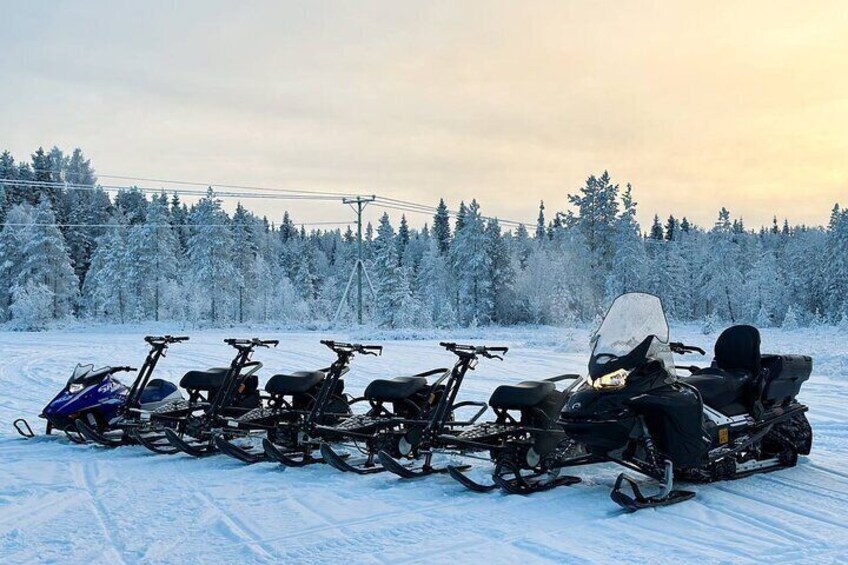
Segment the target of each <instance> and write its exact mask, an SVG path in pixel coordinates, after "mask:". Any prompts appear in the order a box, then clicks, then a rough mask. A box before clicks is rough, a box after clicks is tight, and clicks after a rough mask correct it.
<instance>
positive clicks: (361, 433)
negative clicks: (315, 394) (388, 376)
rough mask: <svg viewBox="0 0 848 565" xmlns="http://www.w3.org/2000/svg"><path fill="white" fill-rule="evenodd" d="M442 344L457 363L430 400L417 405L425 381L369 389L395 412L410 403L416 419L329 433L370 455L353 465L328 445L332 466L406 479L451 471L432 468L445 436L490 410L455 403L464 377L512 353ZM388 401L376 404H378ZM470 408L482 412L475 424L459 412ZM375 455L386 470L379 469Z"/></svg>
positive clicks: (479, 404)
mask: <svg viewBox="0 0 848 565" xmlns="http://www.w3.org/2000/svg"><path fill="white" fill-rule="evenodd" d="M439 345H441V346H442V347H444V348H445V349H447V350H448V351H450V352H451V353H453V354H455V355H456V356H457V357H458V359H457V361H456V363H455V364H454V366H453V369H451V370H450V371H449V372H446V373H445V374H444V375H443V377H442V378H440V379H438V380H437V381H436V382H435V383H434V384H433V385H431V386H429V390H428V394H427V398H426V399H424V398H418V399H415V400H413V398H414V394H415V392H417V391H415V390H413V389H415V387H418V389H419V390H424V387H425V386H428V385H427V384H426V380H424V379H419V380H418V381H417V382H416V381H412V382H409V381H407V382H403V381H401V382H393V381H383V382H379V381H378V382H377V385H376V386H374V387H373V388H372V387H369V388H372V393H371V396H372V397H374V398H378V397H382V398H384V399H386V398H388V400H389V401H391V402H392V403H393V404H394V406H393V412H395V413H397V412H398V405H399V404H401V403H403V404H407V401H409V404H407V405H408V406H409V414H408V415H407V416H414V417H391V416H389V417H385V418H380V417H378V418H369V419H363V420H362V423H363V424H364V425H363V426H361V427H357V426H355V425H353V426H350V427H348V426H346V424H347V422H343V424H342V425H341V426H338V427H336V428H335V429H334V430H326V431H325V433H326V434H327V437H328V438H331V439H332V438H339V437H341V438H344V439H346V440H347V441H348V442H352V443H353V445H354V447H356V448H357V449H359V450H360V451H361V452H362V453H363V454H364V455H365V458H364V460H363V461H361V462H358V463H348V462H347V461H345V457H346V456H347V454H344V455H340V454H338V453H336V452H335V451H334V450H333V449H332V448H331V447H330V446H329V445H328V444H326V443H325V444H324V445H322V446H321V452H322V454H323V456H324V458H325V459H326V460H327V462H328V463H330V464H331V465H332V466H333V467H335V468H337V469H339V470H341V471H349V472H354V473H359V474H364V473H373V472H378V471H380V470H387V471H390V472H392V473H394V474H396V475H398V476H400V477H402V478H416V477H423V476H426V475H430V474H433V473H444V472H447V468H446V467H436V466H434V465H433V455H434V454H435V453H436V452H437V451H438V450H440V449H441V448H442V447H444V446H445V442H444V441H443V436H445V435H446V434H448V433H450V432H454V431H455V430H458V429H462V428H467V427H470V426H473V425H474V424H475V423H476V422H477V420H478V419H479V418H480V416H482V415H483V413H484V412H485V411H486V409H487V406H486V403H485V402H476V401H463V402H457V401H456V397H457V394H458V393H459V389H460V387H461V386H462V382H463V380H464V379H465V375H466V373H467V372H468V371H469V370H473V369H474V368H475V367H476V366H477V362H478V358H479V357H485V358H487V359H502V357H501V356H500V355H499V354H505V353H506V352H507V350H508V348H506V347H486V346H477V345H459V344H456V343H440V344H439ZM386 401H387V400H375V404H379V403H381V402H386ZM419 407H420V408H419ZM468 407H476V408H477V410H476V411H475V413H474V414H473V415H472V416H471V418H470V419H468V420H459V419H458V416H457V413H456V412H457V410H459V409H461V408H468ZM416 413H417V415H416ZM375 454H376V458H377V459H378V460H379V463H380V464H381V465H382V467H378V466H377V465H376V462H375V461H374V458H375ZM422 457H423V463H422V464H421V465H420V466H417V465H414V464H411V462H412V461H415V460H420V459H421V458H422ZM401 458H402V459H405V460H407V461H409V462H410V463H406V462H404V463H402V462H400V461H399V460H398V459H401Z"/></svg>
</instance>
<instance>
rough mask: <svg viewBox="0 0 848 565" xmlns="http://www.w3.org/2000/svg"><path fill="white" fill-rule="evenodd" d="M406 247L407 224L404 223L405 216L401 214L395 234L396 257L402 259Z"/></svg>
mask: <svg viewBox="0 0 848 565" xmlns="http://www.w3.org/2000/svg"><path fill="white" fill-rule="evenodd" d="M407 245H409V224H408V223H407V221H406V214H401V217H400V225H399V226H398V234H397V247H398V257H403V254H404V253H406V246H407Z"/></svg>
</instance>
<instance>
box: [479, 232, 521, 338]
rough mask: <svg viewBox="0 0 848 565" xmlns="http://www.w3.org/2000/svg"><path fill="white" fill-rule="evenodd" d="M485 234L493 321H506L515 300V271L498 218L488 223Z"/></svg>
mask: <svg viewBox="0 0 848 565" xmlns="http://www.w3.org/2000/svg"><path fill="white" fill-rule="evenodd" d="M485 235H486V254H487V255H488V256H489V260H490V263H491V264H490V267H489V269H490V270H489V280H490V281H491V287H492V289H491V294H492V306H493V307H492V321H493V322H495V323H505V322H507V321H508V320H509V318H510V314H511V308H512V305H513V304H514V302H515V297H514V295H513V288H512V285H513V281H514V280H515V273H514V272H513V269H512V263H511V261H510V257H509V251H508V249H507V246H506V243H505V242H504V239H503V235H502V234H501V226H500V224H499V223H498V220H497V218H492V219H490V220H489V221H488V222H487V223H486V231H485Z"/></svg>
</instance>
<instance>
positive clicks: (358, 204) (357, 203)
mask: <svg viewBox="0 0 848 565" xmlns="http://www.w3.org/2000/svg"><path fill="white" fill-rule="evenodd" d="M376 198H377V197H376V196H373V195H372V196H357V197H356V198H343V199H342V202H343V203H345V204H348V205H349V206H350V207H351V208H353V211H354V212H356V270H355V271H354V272H353V273H351V274H350V275H351V276H350V279H349V280H348V281H347V286H346V287H345V290H344V294H342V300H341V303H340V304H339V308H338V310H336V315H335V316H334V317H333V321H335V320H336V319H337V318H338V317H339V314H340V313H341V311H342V307H343V306H344V303H345V300H346V299H347V293H348V290H350V284H351V283H352V282H353V275H356V320H357V322H358V323H359V325H360V326H361V325H362V277H363V275H364V276H365V278H366V280H368V286H370V287H371V294H372V295H373V294H374V287H373V286H372V285H371V280H370V279H369V278H368V273H366V272H365V263H363V261H362V210H364V209H365V207H366V206H367V205H368V204H369V203H370V202H374V200H376Z"/></svg>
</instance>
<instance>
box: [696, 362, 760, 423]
mask: <svg viewBox="0 0 848 565" xmlns="http://www.w3.org/2000/svg"><path fill="white" fill-rule="evenodd" d="M680 380H682V381H683V382H684V383H687V384H690V385H692V386H694V387H695V388H696V389H698V392H700V393H701V399H702V400H703V401H704V404H706V405H707V406H709V407H710V408H713V409H715V410H718V411H719V412H721V413H722V414H724V415H725V416H738V415H740V414H744V413H746V412H748V406H749V404H750V397H751V394H750V393H751V386H750V385H751V378H750V376H749V375H748V374H747V373H745V372H743V371H736V372H733V373H730V372H728V371H722V370H721V369H719V368H717V367H707V368H705V369H701V370H700V371H697V372H695V373H693V374H692V375H690V376H688V377H683V378H682V379H680Z"/></svg>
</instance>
